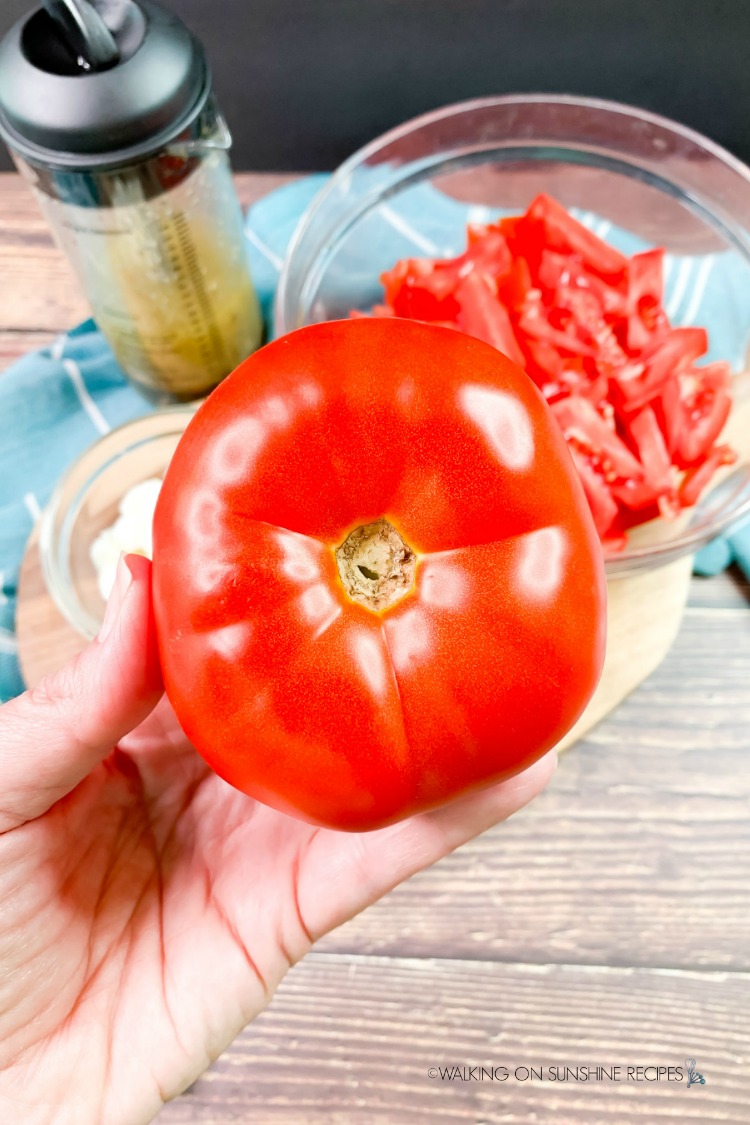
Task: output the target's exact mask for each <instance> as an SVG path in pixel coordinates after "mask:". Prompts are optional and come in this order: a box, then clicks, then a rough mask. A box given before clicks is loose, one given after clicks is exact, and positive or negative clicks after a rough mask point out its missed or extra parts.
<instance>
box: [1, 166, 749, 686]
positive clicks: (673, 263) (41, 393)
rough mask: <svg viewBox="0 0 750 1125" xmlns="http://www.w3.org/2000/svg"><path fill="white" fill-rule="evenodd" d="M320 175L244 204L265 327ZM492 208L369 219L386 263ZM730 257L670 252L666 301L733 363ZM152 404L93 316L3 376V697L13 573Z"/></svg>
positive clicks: (731, 539)
mask: <svg viewBox="0 0 750 1125" xmlns="http://www.w3.org/2000/svg"><path fill="white" fill-rule="evenodd" d="M326 179H327V177H326V176H310V177H307V178H306V179H304V180H299V181H296V182H295V183H293V184H290V185H287V186H286V187H283V188H279V189H278V190H277V191H275V192H272V193H271V194H270V195H268V196H266V197H265V198H264V199H262V200H260V202H258V203H256V204H255V205H254V206H253V207H251V208H250V210H249V212H248V215H247V220H246V233H247V240H248V250H249V255H250V261H251V266H252V271H253V277H254V280H255V284H256V288H257V290H258V296H259V298H260V302H261V307H262V309H263V312H264V316H265V317H266V323H267V324H268V326H269V332H270V333H271V334H273V325H272V308H271V306H272V302H273V295H274V291H275V288H276V282H277V280H278V275H279V270H280V268H281V263H282V260H283V257H284V254H285V252H286V248H287V245H288V243H289V240H290V239H291V236H292V233H293V231H294V229H295V227H296V225H297V222H298V219H299V217H300V215H301V214H302V212H303V211H304V209H305V208H306V207H307V205H308V204H309V203H310V202H311V200H312V199H313V197H314V195H315V194H316V193H317V191H318V190H319V189H320V187H321V186H322V184H323V183H324V182H325V181H326ZM494 214H496V212H492V213H491V212H489V211H488V210H487V209H486V208H483V207H467V206H466V205H465V204H461V203H457V202H456V201H454V200H451V199H449V198H447V197H446V196H444V195H442V194H440V193H439V192H437V191H435V190H434V189H433V188H432V187H430V186H429V185H420V186H419V187H418V188H417V189H412V190H410V191H409V192H407V193H405V194H404V195H403V196H400V197H398V198H396V199H394V200H393V201H391V202H390V203H388V204H387V205H385V206H383V207H381V208H379V209H378V212H377V215H376V216H374V217H373V218H372V219H371V220H368V221H369V222H370V224H371V234H372V245H373V246H376V247H377V251H378V257H379V259H381V258H382V259H383V260H384V261H385V262H387V263H392V262H395V261H396V260H397V259H398V258H401V257H406V256H412V257H413V256H415V255H420V254H421V255H430V256H437V255H452V254H456V253H458V252H460V250H461V248H462V245H463V241H464V231H465V227H466V223H467V221H472V222H484V221H487V220H488V219H489V218H491V217H492V216H493V215H494ZM578 217H579V218H580V219H581V220H582V221H583V222H585V223H586V224H587V225H588V226H590V227H591V228H592V229H593V230H595V231H596V233H598V234H600V235H602V236H603V237H606V238H607V239H608V240H609V241H610V242H612V243H613V244H614V245H616V246H618V247H619V248H620V249H621V250H623V251H624V252H625V253H634V252H635V251H637V250H640V249H643V248H644V244H643V243H641V242H640V241H639V240H638V239H636V238H634V237H633V236H632V235H630V234H628V233H626V232H624V231H620V230H617V229H616V228H612V227H610V226H609V224H607V223H606V222H605V221H604V220H602V219H601V218H597V217H596V216H594V215H587V214H579V215H578ZM733 262H734V259H732V258H731V257H730V256H725V255H720V254H713V255H704V256H701V257H682V258H668V259H667V261H666V265H665V270H666V307H667V311H668V313H669V316H670V318H671V319H672V321H673V323H674V324H677V325H681V324H691V323H696V324H703V325H705V326H706V327H707V328H708V330H709V336H710V339H711V343H712V349H711V355H710V357H709V358H726V359H729V360H731V362H732V364H733V366H735V367H736V368H737V369H739V367H740V366H741V364H742V362H743V360H744V356H745V352H746V348H747V344H748V341H750V305H748V303H747V302H746V301H745V300H744V299H743V298H744V293H743V292H742V287H740V286H738V285H737V284H736V283H735V280H736V279H735V273H734V270H733V268H732V266H733ZM709 279H710V281H711V284H710V286H709V285H708V284H707V283H708V281H709ZM151 409H153V408H152V407H151V405H150V404H149V403H147V402H146V401H145V400H144V399H143V398H141V396H140V395H139V394H138V392H137V391H135V390H134V389H133V388H132V387H131V386H130V385H129V384H128V383H127V382H126V381H125V378H124V376H123V374H122V372H121V371H120V369H119V367H118V366H117V363H116V362H115V360H114V357H113V356H112V353H111V351H110V350H109V348H108V346H107V344H106V343H105V341H104V339H103V337H102V336H101V334H100V333H99V332H98V331H97V329H96V325H95V324H94V322H93V321H91V320H89V321H86V322H85V323H84V324H81V325H79V326H78V327H77V328H74V329H72V331H70V332H67V333H65V334H63V335H61V336H59V337H58V339H57V340H55V341H54V343H53V344H52V345H50V346H49V347H46V348H42V349H41V350H39V351H36V352H33V353H31V354H29V355H27V356H25V357H24V358H23V359H21V360H19V361H18V362H17V363H15V364H14V365H13V366H12V367H11V368H10V369H9V370H8V371H7V372H5V373H4V374H3V375H2V376H1V377H0V419H2V422H1V423H0V426H1V427H2V428H1V430H0V700H5V699H9V698H11V697H12V696H13V695H15V694H17V693H18V692H20V691H22V690H23V683H22V680H21V675H20V671H19V667H18V661H17V646H16V638H15V633H14V621H15V607H16V589H17V581H18V570H19V566H20V563H21V559H22V557H23V552H24V548H25V544H26V541H27V539H28V537H29V535H30V533H31V530H32V528H33V525H34V523H35V521H36V520H37V518H38V517H39V514H40V512H41V509H42V508H43V507H44V505H45V504H46V503H47V500H48V499H49V496H50V493H51V491H52V488H53V487H54V484H55V482H56V481H57V479H58V478H59V477H60V475H61V474H62V473H63V471H64V470H65V468H66V466H67V465H68V464H70V462H71V461H72V460H73V459H74V458H75V457H76V456H78V454H79V453H81V452H82V451H83V450H84V449H85V448H86V447H87V446H88V445H90V444H91V443H92V442H94V441H96V440H97V438H99V437H100V436H101V435H102V434H105V433H107V432H108V431H109V430H110V429H112V428H113V427H114V426H119V425H121V424H122V423H123V422H127V421H129V420H130V419H132V418H135V417H138V416H140V415H143V414H146V413H148V412H149V411H150V410H151ZM733 559H734V560H736V561H737V562H739V564H740V565H741V566H743V567H744V568H745V570H746V573H748V575H750V521H748V522H747V523H746V524H745V526H744V529H743V530H738V529H734V530H733V531H732V534H731V535H730V536H727V537H724V538H723V539H721V540H717V541H715V542H714V543H713V544H709V545H708V547H706V548H705V549H704V551H702V552H701V553H700V554H699V556H698V558H697V560H696V569H697V570H698V572H699V573H716V572H717V571H718V570H721V569H723V568H724V567H725V566H727V565H729V563H730V562H731V561H732V560H733Z"/></svg>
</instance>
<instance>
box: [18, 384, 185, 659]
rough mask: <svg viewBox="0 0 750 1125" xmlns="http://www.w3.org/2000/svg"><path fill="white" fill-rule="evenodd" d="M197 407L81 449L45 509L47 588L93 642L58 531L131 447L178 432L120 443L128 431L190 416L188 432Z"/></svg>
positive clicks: (125, 425) (160, 413) (171, 411)
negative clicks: (78, 481)
mask: <svg viewBox="0 0 750 1125" xmlns="http://www.w3.org/2000/svg"><path fill="white" fill-rule="evenodd" d="M199 405H200V401H197V402H195V403H178V404H175V405H173V406H165V407H161V408H159V409H157V410H151V411H149V412H148V413H145V414H139V415H138V416H137V417H136V418H130V419H129V420H128V421H126V422H121V423H120V424H119V425H117V426H113V427H112V429H111V430H108V431H107V433H105V434H102V435H101V436H100V437H99V438H97V439H96V440H95V441H93V442H91V444H90V445H87V446H86V448H85V449H82V450H81V451H80V453H79V454H78V455H77V457H75V458H74V460H73V461H71V462H70V463H69V464H68V465H67V466H66V468H65V470H64V471H63V473H61V475H60V476H59V477H58V479H57V481H56V482H55V485H54V487H53V489H52V491H51V493H50V496H49V499H48V500H47V503H46V504H45V505H44V507H43V509H42V514H41V516H40V518H39V523H38V529H39V530H38V543H39V560H40V564H41V569H42V577H43V579H44V585H45V588H46V590H47V593H48V594H49V596H50V597H51V598H52V601H53V602H54V604H55V606H56V608H57V609H58V610H59V611H60V613H61V614H62V615H63V617H64V618H65V620H66V621H67V622H68V624H70V625H72V626H73V628H74V629H76V630H77V631H78V632H79V633H81V634H82V635H83V636H85V637H87V638H88V639H89V640H92V639H93V638H94V637H95V636H96V630H95V629H93V628H92V627H93V619H92V618H91V617H90V615H89V614H88V613H87V612H86V610H85V609H84V607H83V605H82V603H81V601H80V599H79V598H78V596H77V594H76V590H75V587H74V585H73V583H72V582H71V581H70V580H69V576H68V575H66V574H65V573H64V572H63V569H62V565H61V560H60V557H59V556H60V552H61V551H63V550H65V539H64V536H63V535H61V534H60V531H61V530H62V529H63V528H64V527H65V526H66V525H67V523H68V513H69V512H70V511H71V510H72V509H73V508H75V509H78V508H79V507H80V505H81V503H82V502H83V499H84V497H85V495H86V493H87V491H88V489H89V488H90V487H91V484H92V483H93V481H94V480H95V479H96V478H98V477H99V476H100V475H101V473H102V472H104V471H105V470H106V468H107V467H108V466H110V465H111V464H112V463H113V462H116V461H117V460H119V458H120V457H122V456H124V455H125V454H126V453H127V452H128V451H129V449H130V448H131V446H132V445H143V444H144V443H146V442H148V441H152V440H155V439H158V438H160V437H164V436H166V435H167V434H169V433H176V432H179V431H178V428H177V427H166V426H165V428H164V429H162V430H158V429H156V430H155V432H154V433H146V434H144V435H143V437H142V439H141V440H140V441H136V442H132V443H131V442H125V443H124V444H123V441H122V439H123V437H126V436H127V434H128V432H129V431H132V432H133V434H135V433H137V432H138V430H142V429H143V428H144V426H145V427H146V428H147V429H148V423H151V424H152V425H154V426H156V425H157V424H158V422H159V420H166V419H169V418H173V417H176V416H179V415H180V414H184V415H186V420H185V427H182V430H183V432H184V429H185V428H186V427H187V425H188V424H189V422H190V421H191V420H192V417H193V416H194V414H195V411H196V409H197V407H198V406H199ZM97 450H100V451H101V453H102V454H103V457H99V458H96V459H95V460H94V461H93V462H92V464H91V466H90V468H89V471H88V472H87V474H86V476H85V477H84V478H83V479H82V481H81V484H80V485H79V486H78V487H77V488H76V490H75V493H74V494H73V496H72V497H71V500H70V503H69V504H68V506H67V510H66V509H65V508H64V507H63V505H64V501H65V495H66V492H67V490H68V488H69V487H70V484H71V481H73V480H74V479H75V477H76V476H77V475H78V474H79V473H80V472H81V469H82V467H83V466H84V465H85V464H86V462H87V461H89V460H91V458H92V455H95V454H96V451H97ZM59 519H62V520H63V523H62V526H61V528H59V529H58V527H57V524H58V520H59Z"/></svg>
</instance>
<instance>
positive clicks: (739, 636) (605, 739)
mask: <svg viewBox="0 0 750 1125" xmlns="http://www.w3.org/2000/svg"><path fill="white" fill-rule="evenodd" d="M748 685H750V618H749V617H748V613H747V609H743V610H741V611H738V612H736V613H735V612H732V611H724V610H719V611H715V612H710V611H698V610H695V611H693V610H688V612H687V614H686V616H685V619H684V622H683V626H682V628H681V631H680V634H679V636H678V638H677V641H676V643H675V645H674V647H673V649H672V651H671V652H670V654H669V655H668V656H667V658H666V660H665V661H664V663H663V664H662V665H661V667H660V668H659V669H658V670H657V671H656V672H655V673H654V674H653V675H652V676H651V677H650V678H649V679H648V680H647V681H646V682H645V683H644V684H642V685H641V686H640V687H639V688H638V689H637V690H636V691H635V692H634V693H633V694H632V695H631V696H630V698H629V699H627V700H626V701H625V702H624V703H623V704H622V705H621V706H620V707H619V708H618V709H617V710H616V711H615V712H614V713H613V714H612V715H610V716H609V717H608V718H607V720H606V721H605V722H604V723H602V724H600V726H599V727H597V728H596V729H595V730H594V731H593V732H592V733H591V734H590V735H589V736H588V737H587V738H586V739H585V740H583V741H582V742H579V743H578V744H577V745H576V747H575V749H574V750H572V751H571V752H569V753H567V754H565V755H564V757H563V758H562V759H561V761H560V765H559V767H558V770H557V774H556V775H555V777H554V778H553V781H552V783H551V785H550V786H549V788H548V790H547V792H546V793H544V794H542V796H541V797H540V798H539V799H538V800H537V801H535V802H534V804H533V805H532V806H531V807H529V808H528V809H525V810H524V811H523V813H521V814H519V815H518V816H516V817H515V818H513V819H512V820H510V821H508V822H507V823H506V824H504V825H500V826H499V827H497V828H496V829H494V830H493V831H491V832H488V833H486V834H485V835H484V836H483V837H482V838H480V839H479V840H476V841H474V842H473V843H472V844H469V845H467V846H466V847H465V848H463V849H462V850H461V851H460V852H458V853H456V854H455V855H452V856H450V857H448V858H447V859H446V860H444V861H443V862H442V863H440V864H438V865H437V866H436V867H433V868H432V869H431V870H429V871H425V872H423V873H421V874H420V875H418V876H416V877H415V878H413V879H412V880H411V881H410V882H409V883H407V884H406V885H404V886H401V887H398V888H397V889H396V890H395V891H393V892H392V893H391V894H390V895H389V896H388V898H387V899H386V900H384V901H383V902H380V903H378V904H376V905H375V906H374V907H372V908H371V909H370V910H369V911H368V912H367V913H366V914H364V915H362V916H360V917H359V918H356V919H354V920H352V921H351V922H349V923H348V924H347V925H346V926H344V927H343V928H341V929H340V930H338V931H337V932H336V933H335V934H333V935H331V936H329V937H328V938H327V939H325V941H324V943H323V945H322V947H321V948H323V949H324V950H327V951H334V950H335V951H339V952H367V953H379V954H391V955H410V956H411V955H415V954H416V955H420V956H424V957H430V956H435V955H440V956H448V957H470V958H493V959H497V960H508V961H516V960H518V961H521V960H524V961H533V962H547V961H556V962H572V961H576V962H582V963H588V964H613V965H628V964H630V965H645V966H665V967H673V966H685V967H700V966H704V967H727V968H738V969H745V968H750V942H749V941H748V917H749V916H750V817H748V811H749V810H750V771H748V768H747V762H748V755H749V754H750V687H749V686H748Z"/></svg>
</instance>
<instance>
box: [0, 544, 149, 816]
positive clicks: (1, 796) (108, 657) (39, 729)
mask: <svg viewBox="0 0 750 1125" xmlns="http://www.w3.org/2000/svg"><path fill="white" fill-rule="evenodd" d="M162 691H163V686H162V682H161V672H160V669H159V658H158V654H157V648H156V634H155V627H154V619H153V613H152V608H151V563H150V562H149V561H148V559H145V558H143V557H142V556H139V555H127V556H126V557H124V558H122V559H120V564H119V567H118V570H117V577H116V579H115V585H114V589H113V591H112V594H111V596H110V599H109V602H108V603H107V611H106V614H105V617H104V623H103V625H102V627H101V630H100V632H99V635H98V637H97V638H96V640H94V641H92V642H91V644H90V645H89V646H88V647H87V648H86V649H84V651H83V652H82V653H81V654H80V655H79V656H77V657H76V658H75V660H73V661H71V662H70V663H69V664H66V665H65V667H64V668H62V669H61V670H60V671H59V672H56V673H55V674H54V675H52V676H47V677H45V679H44V680H42V681H41V683H39V684H38V685H37V686H36V687H34V688H32V689H31V690H30V691H27V692H25V693H24V694H23V695H20V696H19V697H18V698H17V699H13V700H11V702H10V703H6V704H5V705H4V706H2V707H0V832H6V831H8V830H9V829H11V828H16V827H18V826H19V825H20V824H23V823H24V822H25V821H27V820H32V819H33V818H34V817H37V816H41V815H42V813H44V812H46V811H47V809H49V808H50V807H51V806H52V805H53V804H54V803H55V802H56V801H59V800H60V798H61V797H64V796H65V795H66V794H67V793H69V792H70V791H71V790H72V789H74V788H75V786H76V785H78V783H79V782H80V781H82V780H83V779H84V778H85V777H86V776H87V775H88V774H89V773H90V772H91V770H92V769H93V768H94V766H96V765H98V763H99V762H100V761H102V759H103V758H105V757H106V756H107V755H108V754H109V753H110V752H111V751H112V749H113V748H114V746H115V744H116V743H117V741H118V740H119V739H120V738H122V737H123V736H124V735H125V734H127V733H129V732H130V731H131V730H132V729H133V728H134V727H136V726H137V725H138V724H139V723H140V722H142V721H143V719H145V717H146V716H147V715H148V714H149V712H150V711H151V710H152V709H153V708H154V706H155V705H156V703H157V701H158V699H159V696H160V695H161V693H162Z"/></svg>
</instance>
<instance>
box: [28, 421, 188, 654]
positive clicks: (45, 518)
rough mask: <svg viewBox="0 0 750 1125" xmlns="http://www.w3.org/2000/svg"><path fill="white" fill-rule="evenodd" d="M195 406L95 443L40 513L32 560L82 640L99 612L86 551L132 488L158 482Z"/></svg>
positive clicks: (92, 632)
mask: <svg viewBox="0 0 750 1125" xmlns="http://www.w3.org/2000/svg"><path fill="white" fill-rule="evenodd" d="M197 405H198V404H197V403H195V404H191V405H188V406H174V407H168V408H166V409H164V410H159V411H155V412H154V413H153V414H148V415H146V416H145V417H143V418H137V419H135V421H132V422H126V423H125V425H123V426H119V427H118V428H117V429H114V430H112V431H111V432H110V433H108V434H106V435H105V436H104V437H102V438H100V440H99V441H97V442H95V443H94V444H93V445H91V446H89V448H88V449H87V450H85V452H84V453H82V454H81V456H80V457H79V458H78V459H77V460H76V461H74V462H73V464H72V465H71V466H70V467H69V468H68V470H67V471H66V473H65V475H64V476H63V477H62V478H61V479H60V481H59V482H58V484H57V486H56V487H55V490H54V492H53V493H52V496H51V497H50V500H49V503H48V504H47V506H46V508H45V509H44V513H43V515H42V520H41V525H40V532H39V553H40V557H41V563H42V573H43V574H44V581H45V584H46V586H47V589H48V591H49V593H50V595H51V597H52V599H53V601H54V602H55V604H56V606H57V607H58V609H59V610H60V612H61V613H62V614H63V616H64V617H65V618H66V619H67V620H68V621H69V622H70V624H71V625H73V626H74V628H76V629H77V630H78V632H79V633H81V634H83V636H85V637H88V638H89V639H90V638H92V637H95V636H96V634H97V633H98V632H99V628H100V626H101V623H102V620H103V617H104V608H105V602H104V599H103V598H102V596H101V593H100V592H99V585H98V581H97V573H96V568H95V567H94V564H93V562H92V561H91V545H92V543H93V542H94V540H95V539H96V538H97V536H98V535H99V533H100V532H101V531H103V530H104V528H106V527H110V526H111V525H112V524H113V523H114V522H115V520H116V519H117V517H118V514H119V506H120V501H121V500H122V498H123V496H124V495H125V494H126V493H127V492H128V491H129V490H130V489H131V488H132V487H133V486H134V485H136V484H140V483H141V481H144V480H148V479H149V477H163V476H164V473H165V471H166V468H167V466H168V465H169V462H170V461H171V459H172V456H173V454H174V451H175V449H176V448H177V443H178V441H179V440H180V438H181V437H182V434H183V432H184V430H185V427H186V426H187V424H188V422H189V421H190V419H191V418H192V417H193V414H194V413H195V409H196V407H197Z"/></svg>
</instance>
